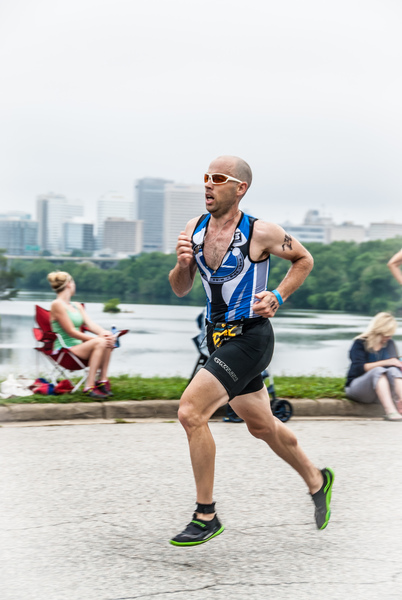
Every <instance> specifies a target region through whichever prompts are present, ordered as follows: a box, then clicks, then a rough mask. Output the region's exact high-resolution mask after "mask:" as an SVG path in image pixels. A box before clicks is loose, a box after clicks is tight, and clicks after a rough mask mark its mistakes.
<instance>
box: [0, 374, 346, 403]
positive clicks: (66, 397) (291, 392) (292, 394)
mask: <svg viewBox="0 0 402 600" xmlns="http://www.w3.org/2000/svg"><path fill="white" fill-rule="evenodd" d="M187 381H188V380H187V379H185V378H184V377H149V378H146V377H131V376H129V375H121V376H120V377H111V378H110V382H111V385H112V389H113V394H114V396H112V397H111V398H109V400H110V401H114V402H115V401H119V400H138V401H141V400H155V399H162V400H177V399H179V398H180V396H181V394H182V393H183V391H184V389H185V387H186V385H187ZM266 383H268V379H267V380H266ZM344 385H345V379H344V378H343V377H316V376H311V377H285V376H278V377H275V393H276V395H277V396H279V397H286V398H312V399H316V398H345V393H344V389H343V388H344ZM74 402H94V399H93V398H88V396H86V395H85V394H83V393H82V391H78V392H76V393H75V394H63V395H61V396H43V395H41V394H35V395H34V396H28V397H25V398H7V399H5V400H0V404H2V405H7V404H38V403H41V404H46V403H49V404H51V403H57V404H71V403H74Z"/></svg>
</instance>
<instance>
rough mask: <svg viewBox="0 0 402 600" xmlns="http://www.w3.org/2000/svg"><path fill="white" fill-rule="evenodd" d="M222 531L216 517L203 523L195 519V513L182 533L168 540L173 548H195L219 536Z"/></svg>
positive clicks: (221, 526) (222, 527)
mask: <svg viewBox="0 0 402 600" xmlns="http://www.w3.org/2000/svg"><path fill="white" fill-rule="evenodd" d="M224 529H225V528H224V526H223V525H222V523H221V522H220V521H219V519H218V517H217V516H216V515H215V516H214V518H213V519H212V520H211V521H203V520H201V519H197V517H196V513H194V515H193V520H192V521H191V523H189V524H188V525H187V527H186V528H185V529H184V531H182V532H181V533H179V535H176V537H174V538H173V539H172V540H170V543H171V544H173V546H197V545H198V544H203V543H204V542H207V541H208V540H210V539H211V538H213V537H215V536H216V535H219V534H220V533H222V531H223V530H224Z"/></svg>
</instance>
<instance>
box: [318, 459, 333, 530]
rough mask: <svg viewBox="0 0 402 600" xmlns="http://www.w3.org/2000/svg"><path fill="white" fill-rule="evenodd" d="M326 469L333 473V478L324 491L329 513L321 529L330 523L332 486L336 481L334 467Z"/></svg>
mask: <svg viewBox="0 0 402 600" xmlns="http://www.w3.org/2000/svg"><path fill="white" fill-rule="evenodd" d="M326 470H327V471H329V472H330V473H331V475H332V480H331V481H330V482H329V483H328V484H327V486H326V487H325V488H324V492H325V494H326V496H325V501H326V505H327V514H326V515H325V522H324V523H323V525H321V527H320V531H321V530H322V529H325V528H326V526H327V525H328V522H329V519H330V516H331V509H330V504H331V496H332V486H333V485H334V481H335V473H334V472H333V470H332V469H330V468H329V467H326Z"/></svg>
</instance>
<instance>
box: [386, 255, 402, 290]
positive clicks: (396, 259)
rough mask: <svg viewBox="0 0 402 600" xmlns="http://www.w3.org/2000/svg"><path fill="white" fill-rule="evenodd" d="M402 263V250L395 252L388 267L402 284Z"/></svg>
mask: <svg viewBox="0 0 402 600" xmlns="http://www.w3.org/2000/svg"><path fill="white" fill-rule="evenodd" d="M401 265H402V250H400V251H399V252H397V253H396V254H394V256H393V257H392V258H391V259H390V260H389V261H388V268H389V270H390V271H391V273H392V275H393V276H394V277H395V279H396V280H397V281H398V283H400V284H401V285H402V273H401V270H400V266H401Z"/></svg>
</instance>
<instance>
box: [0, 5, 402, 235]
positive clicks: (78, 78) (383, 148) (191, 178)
mask: <svg viewBox="0 0 402 600" xmlns="http://www.w3.org/2000/svg"><path fill="white" fill-rule="evenodd" d="M401 22H402V3H401V2H400V0H337V1H336V2H334V1H332V2H329V1H327V0H304V1H303V2H301V1H300V0H282V1H278V0H275V1H273V0H247V1H246V2H244V1H242V2H240V1H238V0H230V1H229V0H202V2H201V1H200V0H170V1H169V2H168V1H167V0H143V1H139V0H35V1H34V2H32V0H2V2H1V5H0V81H1V93H0V109H1V112H0V131H1V134H0V203H1V208H2V210H11V209H20V210H27V211H30V212H34V210H35V197H36V195H37V194H39V193H44V192H47V191H54V192H58V193H62V194H65V195H66V196H67V197H68V198H70V199H71V200H74V199H81V200H83V201H84V202H85V205H86V211H87V212H86V216H87V217H89V218H94V217H95V207H96V200H97V199H98V198H99V197H100V196H101V195H102V194H104V193H105V192H107V191H109V190H116V191H119V192H122V193H124V194H125V195H126V196H127V198H128V199H130V198H132V194H133V184H134V181H135V179H137V178H141V177H166V178H169V179H174V180H176V181H178V182H183V183H198V182H199V183H201V182H202V174H203V172H204V171H205V170H206V168H207V166H208V164H209V162H210V161H211V159H213V158H215V157H216V156H218V155H220V154H236V155H239V156H242V157H243V158H245V159H246V160H247V161H248V162H249V163H250V165H251V167H252V169H253V172H254V182H253V186H252V188H251V189H250V191H249V193H248V196H247V197H246V198H245V199H244V200H243V203H244V207H247V208H248V209H249V210H250V211H251V212H252V213H254V214H255V215H256V216H260V217H262V218H264V219H266V220H274V221H278V222H283V221H285V220H290V221H292V222H294V223H298V222H300V221H301V220H302V219H303V216H304V214H305V212H306V210H308V209H309V208H316V209H319V210H320V211H322V212H323V213H325V214H327V215H331V216H332V217H333V218H334V219H335V221H337V222H342V221H345V220H354V221H355V222H360V223H365V224H366V223H368V222H370V221H373V220H380V221H383V220H395V221H397V222H402V169H401V164H400V163H401V156H402V152H401V151H402V117H401V113H402V83H401V68H402V67H401V65H402V42H401V39H402V36H401V35H400V29H401Z"/></svg>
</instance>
